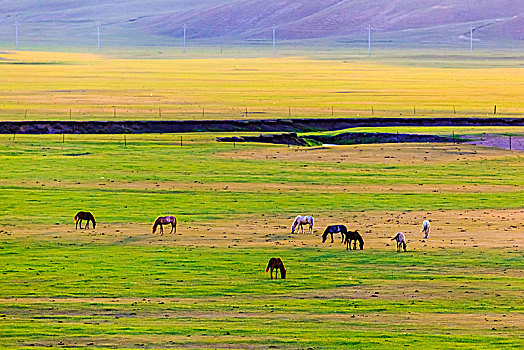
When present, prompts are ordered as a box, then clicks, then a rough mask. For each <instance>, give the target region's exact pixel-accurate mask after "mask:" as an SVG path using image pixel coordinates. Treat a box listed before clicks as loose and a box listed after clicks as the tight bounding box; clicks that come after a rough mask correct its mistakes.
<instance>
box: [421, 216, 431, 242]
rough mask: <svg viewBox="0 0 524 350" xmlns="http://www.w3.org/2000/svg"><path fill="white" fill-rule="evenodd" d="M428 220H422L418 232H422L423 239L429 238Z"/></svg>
mask: <svg viewBox="0 0 524 350" xmlns="http://www.w3.org/2000/svg"><path fill="white" fill-rule="evenodd" d="M430 226H431V225H430V220H424V222H422V231H420V232H424V238H423V239H428V238H429V227H430Z"/></svg>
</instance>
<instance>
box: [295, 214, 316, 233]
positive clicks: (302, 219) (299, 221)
mask: <svg viewBox="0 0 524 350" xmlns="http://www.w3.org/2000/svg"><path fill="white" fill-rule="evenodd" d="M314 222H315V219H314V218H313V217H312V216H311V215H306V216H300V215H299V216H297V217H296V218H295V221H293V225H292V226H291V233H295V228H297V233H298V227H297V226H300V228H301V229H302V233H304V228H303V227H302V225H309V230H308V233H313V223H314Z"/></svg>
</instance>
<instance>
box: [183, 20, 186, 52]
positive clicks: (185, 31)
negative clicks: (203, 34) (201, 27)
mask: <svg viewBox="0 0 524 350" xmlns="http://www.w3.org/2000/svg"><path fill="white" fill-rule="evenodd" d="M183 52H184V53H186V25H185V24H184V51H183Z"/></svg>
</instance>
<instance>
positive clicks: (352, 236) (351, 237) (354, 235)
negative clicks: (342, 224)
mask: <svg viewBox="0 0 524 350" xmlns="http://www.w3.org/2000/svg"><path fill="white" fill-rule="evenodd" d="M351 241H353V250H356V249H357V241H358V245H359V246H360V250H362V249H364V240H363V239H362V236H361V235H360V233H359V232H358V231H348V232H346V238H345V241H344V242H345V243H346V250H351Z"/></svg>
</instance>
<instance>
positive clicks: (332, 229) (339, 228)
mask: <svg viewBox="0 0 524 350" xmlns="http://www.w3.org/2000/svg"><path fill="white" fill-rule="evenodd" d="M347 232H348V229H347V227H346V226H344V225H331V226H328V227H326V230H325V231H324V234H323V235H322V243H324V242H325V241H326V238H327V236H328V234H331V243H333V233H340V234H341V235H342V241H341V243H344V236H345V235H346V234H347Z"/></svg>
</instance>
